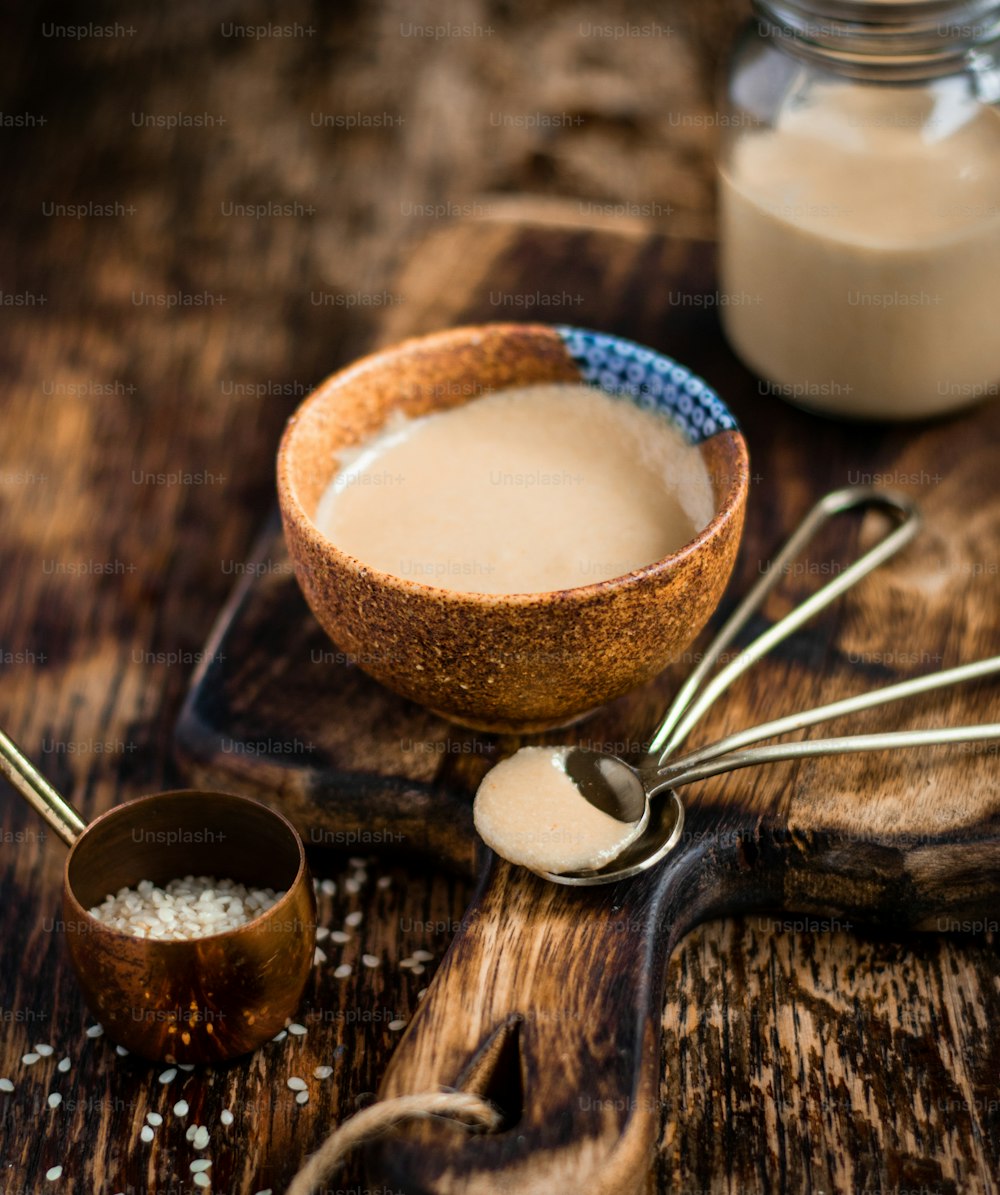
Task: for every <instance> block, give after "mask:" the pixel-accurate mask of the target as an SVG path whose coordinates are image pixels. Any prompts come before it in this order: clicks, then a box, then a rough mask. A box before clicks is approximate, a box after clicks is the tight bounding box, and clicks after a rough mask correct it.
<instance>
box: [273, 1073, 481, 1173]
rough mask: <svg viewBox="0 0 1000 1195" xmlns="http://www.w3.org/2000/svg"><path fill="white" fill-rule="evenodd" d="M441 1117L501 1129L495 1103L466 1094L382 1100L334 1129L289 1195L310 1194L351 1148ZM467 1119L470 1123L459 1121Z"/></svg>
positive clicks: (470, 1126)
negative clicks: (415, 1122)
mask: <svg viewBox="0 0 1000 1195" xmlns="http://www.w3.org/2000/svg"><path fill="white" fill-rule="evenodd" d="M435 1116H442V1117H451V1118H455V1122H456V1123H457V1124H460V1125H462V1126H463V1127H464V1128H467V1129H469V1130H470V1131H473V1132H474V1131H477V1130H480V1129H485V1130H486V1131H487V1132H490V1131H493V1130H495V1129H497V1128H499V1127H500V1113H499V1112H498V1111H497V1109H496V1108H494V1107H493V1105H492V1104H490V1103H487V1101H486V1100H484V1099H482V1098H481V1097H480V1096H478V1095H472V1094H470V1093H469V1092H466V1091H422V1092H419V1093H417V1094H416V1095H398V1096H395V1097H394V1098H393V1099H390V1100H379V1101H378V1102H377V1103H374V1104H372V1105H371V1106H370V1107H368V1108H363V1109H362V1110H361V1111H360V1112H356V1113H355V1114H354V1115H353V1116H351V1117H348V1119H347V1120H345V1121H344V1122H343V1123H342V1124H341V1125H339V1126H338V1127H337V1128H335V1129H334V1130H333V1131H332V1132H331V1133H330V1134H329V1136H328V1137H327V1138H326V1140H325V1141H324V1142H323V1144H322V1145H321V1146H320V1147H319V1149H318V1150H316V1152H315V1153H314V1154H312V1155H311V1156H310V1157H308V1158H307V1159H306V1161H305V1164H304V1165H303V1166H302V1167H301V1168H300V1170H299V1171H298V1173H297V1174H296V1175H295V1177H294V1178H293V1179H292V1182H291V1185H290V1186H289V1188H288V1191H287V1192H286V1195H310V1193H311V1192H312V1191H313V1189H314V1188H315V1187H316V1186H318V1185H319V1184H320V1183H322V1182H324V1181H325V1180H326V1179H328V1178H329V1177H330V1176H331V1175H332V1174H333V1173H334V1171H335V1170H336V1169H337V1168H338V1167H339V1166H340V1165H341V1164H342V1163H343V1161H344V1159H345V1158H346V1157H347V1155H348V1154H349V1153H350V1152H351V1150H352V1149H355V1148H357V1146H359V1145H363V1144H364V1143H365V1142H367V1141H371V1140H373V1139H374V1138H375V1137H378V1136H380V1135H381V1134H382V1133H385V1132H387V1131H388V1130H389V1129H391V1128H393V1127H394V1126H395V1125H397V1124H400V1123H401V1122H402V1121H404V1120H422V1119H427V1118H430V1117H435ZM460 1117H468V1119H469V1120H470V1121H471V1122H472V1123H471V1124H469V1123H466V1122H465V1121H463V1120H461V1119H458V1118H460Z"/></svg>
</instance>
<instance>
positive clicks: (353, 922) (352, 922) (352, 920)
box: [344, 909, 361, 929]
mask: <svg viewBox="0 0 1000 1195" xmlns="http://www.w3.org/2000/svg"><path fill="white" fill-rule="evenodd" d="M344 924H345V925H346V926H348V928H350V929H354V928H355V927H356V926H359V925H360V924H361V910H360V909H355V910H354V912H353V913H348V914H347V916H346V917H345V918H344Z"/></svg>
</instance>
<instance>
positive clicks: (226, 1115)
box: [219, 1108, 236, 1127]
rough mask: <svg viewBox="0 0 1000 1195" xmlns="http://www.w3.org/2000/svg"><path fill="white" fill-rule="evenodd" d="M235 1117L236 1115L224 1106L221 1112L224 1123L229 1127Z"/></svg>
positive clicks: (220, 1117) (220, 1115) (220, 1118)
mask: <svg viewBox="0 0 1000 1195" xmlns="http://www.w3.org/2000/svg"><path fill="white" fill-rule="evenodd" d="M235 1119H236V1118H235V1116H233V1114H232V1112H230V1111H229V1109H228V1108H223V1109H222V1111H221V1112H220V1113H219V1120H221V1121H222V1123H223V1124H224V1125H226V1126H227V1127H228V1126H229V1125H231V1124H232V1123H233V1121H234V1120H235Z"/></svg>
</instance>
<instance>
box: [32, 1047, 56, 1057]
mask: <svg viewBox="0 0 1000 1195" xmlns="http://www.w3.org/2000/svg"><path fill="white" fill-rule="evenodd" d="M35 1053H36V1054H40V1055H41V1056H42V1057H43V1058H48V1056H49V1055H50V1054H52V1053H53V1049H52V1047H51V1046H46V1045H41V1046H35Z"/></svg>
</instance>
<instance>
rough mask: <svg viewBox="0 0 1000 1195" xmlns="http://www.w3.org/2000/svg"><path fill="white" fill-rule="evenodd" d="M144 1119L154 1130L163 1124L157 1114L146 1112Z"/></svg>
mask: <svg viewBox="0 0 1000 1195" xmlns="http://www.w3.org/2000/svg"><path fill="white" fill-rule="evenodd" d="M146 1119H147V1120H148V1121H149V1123H150V1124H151V1125H152V1126H153V1128H154V1129H158V1128H159V1127H160V1125H161V1124H163V1117H162V1116H161V1115H160V1114H159V1112H147V1113H146Z"/></svg>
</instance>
